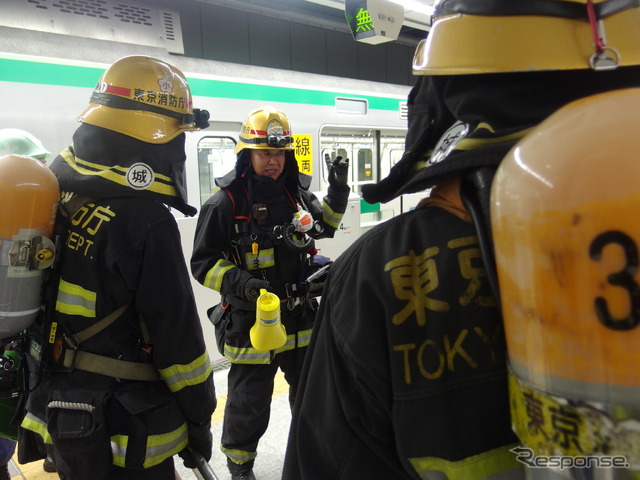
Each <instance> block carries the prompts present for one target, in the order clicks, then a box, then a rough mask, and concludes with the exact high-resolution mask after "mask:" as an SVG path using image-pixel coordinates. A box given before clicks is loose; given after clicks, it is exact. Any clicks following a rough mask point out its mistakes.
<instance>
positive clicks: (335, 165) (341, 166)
mask: <svg viewBox="0 0 640 480" xmlns="http://www.w3.org/2000/svg"><path fill="white" fill-rule="evenodd" d="M327 157H328V155H327ZM327 157H325V162H326V164H327V171H328V172H329V177H328V180H329V185H331V186H334V187H338V186H342V185H347V180H348V176H349V159H348V158H342V157H341V156H338V157H336V158H334V159H333V160H329V158H327Z"/></svg>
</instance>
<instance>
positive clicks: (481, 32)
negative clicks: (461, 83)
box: [413, 0, 640, 75]
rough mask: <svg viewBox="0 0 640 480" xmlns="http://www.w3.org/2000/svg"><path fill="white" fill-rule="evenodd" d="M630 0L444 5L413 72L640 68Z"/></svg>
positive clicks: (636, 16) (471, 0) (637, 19)
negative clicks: (617, 0) (629, 66)
mask: <svg viewBox="0 0 640 480" xmlns="http://www.w3.org/2000/svg"><path fill="white" fill-rule="evenodd" d="M639 41H640V8H639V7H637V6H636V2H634V1H633V0H623V1H620V2H613V1H611V0H592V1H590V0H558V1H555V2H548V1H539V0H537V1H536V0H534V1H529V2H522V1H515V0H495V1H491V2H478V1H477V0H440V1H439V2H437V4H436V11H435V14H434V23H433V25H432V28H431V31H430V32H429V35H428V37H427V38H426V39H425V40H423V41H422V42H421V43H420V44H419V45H418V48H417V49H416V53H415V56H414V60H413V72H414V74H416V75H461V74H474V73H493V72H496V73H498V72H527V71H536V70H571V69H588V68H594V69H611V68H615V67H617V66H625V65H638V64H640V48H638V42H639Z"/></svg>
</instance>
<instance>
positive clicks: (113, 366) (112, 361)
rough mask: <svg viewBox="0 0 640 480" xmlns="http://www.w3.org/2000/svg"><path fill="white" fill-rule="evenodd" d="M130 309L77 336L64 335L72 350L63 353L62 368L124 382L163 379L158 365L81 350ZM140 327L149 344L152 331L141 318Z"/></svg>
mask: <svg viewBox="0 0 640 480" xmlns="http://www.w3.org/2000/svg"><path fill="white" fill-rule="evenodd" d="M128 306H129V304H126V305H123V306H121V307H120V308H118V309H116V310H114V311H113V312H111V313H110V314H109V315H107V316H106V317H104V318H103V319H102V320H99V321H97V322H96V323H94V324H93V325H91V326H90V327H87V328H85V329H84V330H81V331H80V332H78V333H75V334H73V335H65V336H64V339H65V342H66V343H67V345H68V346H69V349H68V350H65V352H64V358H63V361H62V363H63V365H64V366H65V367H67V368H77V369H78V370H85V371H87V372H93V373H99V374H100V375H105V376H107V377H114V378H122V379H125V380H139V381H147V382H156V381H159V380H162V377H161V376H160V374H159V373H158V370H157V369H156V367H155V365H153V364H151V363H141V362H128V361H125V360H118V359H116V358H111V357H106V356H104V355H98V354H95V353H91V352H84V351H81V350H78V347H79V346H80V344H81V343H82V342H84V341H86V340H87V339H89V338H91V337H93V336H94V335H96V334H98V333H100V332H101V331H102V330H104V329H105V328H107V327H108V326H109V325H111V324H112V323H113V322H115V321H116V320H117V319H118V318H119V317H120V316H121V315H122V314H123V313H124V312H125V310H126V309H127V307H128ZM140 327H141V329H142V336H143V339H144V341H145V342H146V343H149V329H148V327H147V324H146V322H145V321H144V320H143V318H142V317H140Z"/></svg>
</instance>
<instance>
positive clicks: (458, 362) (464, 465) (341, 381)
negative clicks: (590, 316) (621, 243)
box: [283, 0, 640, 480]
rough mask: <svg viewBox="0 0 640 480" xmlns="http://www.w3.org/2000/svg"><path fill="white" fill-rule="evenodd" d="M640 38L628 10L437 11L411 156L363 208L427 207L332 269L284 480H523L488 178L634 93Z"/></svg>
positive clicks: (505, 5)
mask: <svg viewBox="0 0 640 480" xmlns="http://www.w3.org/2000/svg"><path fill="white" fill-rule="evenodd" d="M599 32H600V33H603V36H604V33H606V42H605V41H604V40H603V39H601V38H594V36H595V35H597V34H598V33H599ZM639 34H640V11H639V9H638V7H637V2H632V1H620V2H618V1H615V0H614V1H606V0H605V1H600V2H595V7H594V2H592V1H591V0H581V1H566V0H560V1H554V2H549V1H545V0H529V1H523V0H496V1H492V2H478V1H476V0H442V1H440V2H436V11H435V14H434V22H433V25H432V28H431V30H430V32H429V35H428V37H427V39H426V40H425V41H423V42H422V43H421V44H420V45H419V47H418V49H417V51H416V54H415V57H414V73H415V74H416V75H419V78H418V80H417V82H416V85H415V86H414V88H413V89H412V91H411V92H410V94H409V102H408V103H409V131H408V135H407V138H406V141H405V153H404V155H403V158H402V159H401V160H400V161H399V162H398V164H396V165H395V166H394V168H392V170H391V173H390V175H389V176H388V177H387V178H385V179H383V180H382V181H381V182H379V183H378V184H375V185H371V186H367V187H363V196H364V199H365V200H366V201H368V202H371V203H373V202H386V201H389V200H391V199H393V198H395V197H397V196H399V195H401V194H404V193H411V192H420V191H422V190H428V189H430V191H429V193H425V197H426V198H425V199H424V200H423V201H422V202H421V203H420V204H419V205H418V207H417V208H416V209H415V210H413V211H410V212H407V213H405V214H402V215H400V216H398V217H395V218H393V219H391V220H389V221H387V222H386V223H384V224H382V225H380V226H378V227H376V228H375V229H373V230H372V231H370V232H368V233H367V235H365V236H363V237H361V238H360V239H358V240H357V241H356V242H355V244H353V245H352V246H351V247H350V248H349V249H348V250H347V251H346V252H345V253H344V254H342V255H341V256H340V258H338V259H337V260H336V261H335V262H334V264H333V265H332V269H331V273H330V276H329V279H328V281H327V283H326V284H325V289H324V293H323V299H322V302H321V304H320V310H319V312H318V316H317V320H316V325H315V327H314V333H313V337H312V340H311V344H310V346H309V351H308V353H307V360H306V363H305V368H304V371H303V374H302V377H301V380H300V387H299V391H298V398H297V401H296V405H295V407H294V411H293V417H292V423H291V430H290V435H289V442H288V447H287V452H286V456H285V465H284V472H283V480H298V479H304V480H313V479H318V480H325V479H328V478H331V479H332V480H341V479H352V478H367V479H388V478H393V479H423V480H426V479H430V480H431V479H437V480H480V479H519V478H524V475H525V471H524V469H523V463H521V462H519V461H518V459H517V458H516V453H514V452H512V451H510V450H511V449H512V448H517V447H518V446H519V438H518V437H516V435H515V434H514V432H513V431H512V423H511V418H510V404H509V394H508V382H507V377H508V374H507V358H506V341H505V340H506V339H505V331H504V327H503V322H502V317H501V312H500V303H499V298H498V295H499V294H498V288H497V282H496V276H495V271H494V264H493V258H492V246H491V235H490V233H491V231H490V222H489V216H488V214H489V208H488V206H489V192H490V188H491V184H492V180H493V172H494V171H495V168H496V166H497V165H498V164H499V163H500V162H501V160H502V159H503V158H504V156H505V155H506V154H507V152H508V151H509V150H510V149H511V148H512V147H513V146H514V144H515V143H516V142H517V141H518V140H519V139H521V138H523V137H524V136H525V135H526V134H527V133H528V132H529V131H530V130H531V129H532V128H533V127H535V126H536V125H537V124H539V123H540V122H541V121H542V120H544V119H545V118H546V117H547V116H549V115H550V114H552V113H553V112H554V111H556V110H557V109H558V108H560V107H562V106H563V105H565V104H566V103H568V102H571V101H572V100H575V99H579V98H581V97H584V96H587V95H591V94H595V93H599V92H604V91H608V90H613V89H618V88H625V87H632V86H637V85H638V84H639V83H640V76H639V75H638V74H639V73H640V69H639V68H638V67H637V65H638V64H640V50H639V49H638V48H637V45H636V42H635V41H634V40H632V39H637V38H638V36H639ZM596 40H597V41H596ZM607 42H608V43H607ZM567 128H571V126H568V127H567ZM542 180H544V178H542ZM521 314H522V315H523V316H524V315H527V314H528V312H525V311H522V312H521ZM521 334H523V333H521ZM558 348H561V347H560V346H558ZM531 408H535V406H531ZM532 470H534V469H532ZM547 473H548V472H547Z"/></svg>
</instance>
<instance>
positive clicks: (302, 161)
mask: <svg viewBox="0 0 640 480" xmlns="http://www.w3.org/2000/svg"><path fill="white" fill-rule="evenodd" d="M292 136H293V148H294V153H295V154H296V160H297V161H298V169H299V170H300V172H301V173H304V174H306V175H313V149H312V148H311V135H292Z"/></svg>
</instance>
